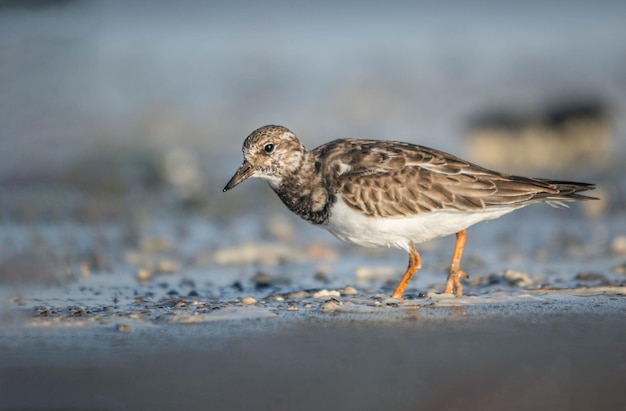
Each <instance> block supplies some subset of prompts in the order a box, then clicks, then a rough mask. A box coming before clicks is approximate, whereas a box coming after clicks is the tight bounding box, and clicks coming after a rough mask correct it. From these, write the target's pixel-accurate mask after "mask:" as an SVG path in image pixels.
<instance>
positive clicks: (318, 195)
mask: <svg viewBox="0 0 626 411" xmlns="http://www.w3.org/2000/svg"><path fill="white" fill-rule="evenodd" d="M270 186H271V187H272V189H273V190H274V191H275V192H276V194H278V197H280V199H281V200H282V202H283V203H284V204H285V205H286V206H287V208H289V209H290V210H291V211H293V212H294V213H296V214H297V215H299V216H300V217H302V218H303V219H305V220H307V221H309V222H311V223H313V224H324V223H326V221H327V220H328V216H329V211H330V207H331V206H332V205H333V204H334V202H335V195H334V193H332V192H331V191H330V190H329V189H328V187H327V185H326V184H325V183H324V180H323V177H322V173H321V172H320V167H319V165H317V166H316V159H315V157H314V156H313V154H312V153H311V152H305V153H304V155H303V157H302V160H301V162H300V164H299V167H297V168H296V169H295V170H294V171H293V172H292V173H290V174H288V175H286V176H284V177H283V179H282V180H281V182H280V184H278V185H276V186H274V185H272V184H270Z"/></svg>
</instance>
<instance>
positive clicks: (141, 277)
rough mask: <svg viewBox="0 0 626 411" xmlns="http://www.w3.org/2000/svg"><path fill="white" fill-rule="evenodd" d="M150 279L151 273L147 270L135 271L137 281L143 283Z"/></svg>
mask: <svg viewBox="0 0 626 411" xmlns="http://www.w3.org/2000/svg"><path fill="white" fill-rule="evenodd" d="M151 277H152V271H151V270H149V269H147V268H140V269H139V270H137V281H139V282H140V283H145V282H146V281H148V280H149V279H150V278H151Z"/></svg>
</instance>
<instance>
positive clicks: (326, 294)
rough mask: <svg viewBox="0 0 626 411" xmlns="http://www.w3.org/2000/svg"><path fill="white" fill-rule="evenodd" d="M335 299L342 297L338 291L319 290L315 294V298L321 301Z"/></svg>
mask: <svg viewBox="0 0 626 411" xmlns="http://www.w3.org/2000/svg"><path fill="white" fill-rule="evenodd" d="M334 297H341V293H340V292H339V291H337V290H326V289H324V290H319V291H317V292H315V293H313V298H319V299H328V298H331V299H332V298H334Z"/></svg>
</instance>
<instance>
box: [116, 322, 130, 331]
mask: <svg viewBox="0 0 626 411" xmlns="http://www.w3.org/2000/svg"><path fill="white" fill-rule="evenodd" d="M115 329H116V330H117V331H119V332H121V333H127V332H129V331H130V325H127V324H117V325H116V326H115Z"/></svg>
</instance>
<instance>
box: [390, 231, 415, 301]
mask: <svg viewBox="0 0 626 411" xmlns="http://www.w3.org/2000/svg"><path fill="white" fill-rule="evenodd" d="M421 266H422V258H421V257H420V255H419V253H418V252H417V250H416V249H415V246H414V245H413V243H411V248H410V249H409V266H408V267H407V269H406V272H405V273H404V275H403V276H402V280H400V283H398V286H397V287H396V289H395V290H394V291H393V294H391V298H397V299H399V300H401V299H402V294H404V290H406V287H407V285H408V284H409V280H410V279H411V277H413V274H415V272H416V271H417V270H418V269H419V268H420V267H421Z"/></svg>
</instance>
